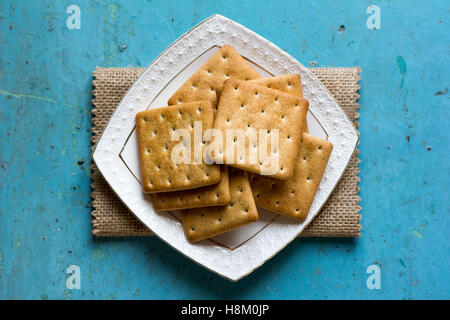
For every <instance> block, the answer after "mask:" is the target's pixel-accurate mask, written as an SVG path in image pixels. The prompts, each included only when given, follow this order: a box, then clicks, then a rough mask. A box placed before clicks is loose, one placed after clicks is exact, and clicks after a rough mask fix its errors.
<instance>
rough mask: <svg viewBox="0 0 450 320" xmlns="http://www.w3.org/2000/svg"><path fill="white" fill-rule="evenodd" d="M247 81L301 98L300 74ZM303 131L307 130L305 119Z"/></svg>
mask: <svg viewBox="0 0 450 320" xmlns="http://www.w3.org/2000/svg"><path fill="white" fill-rule="evenodd" d="M249 82H251V83H253V84H257V85H260V86H263V87H267V88H270V89H274V90H278V91H281V92H284V93H289V94H292V95H294V96H297V97H300V98H303V89H302V82H301V78H300V75H298V74H294V73H291V74H285V75H282V76H278V77H271V78H265V79H257V80H250V81H249ZM304 131H305V132H308V124H307V122H306V119H305V124H304Z"/></svg>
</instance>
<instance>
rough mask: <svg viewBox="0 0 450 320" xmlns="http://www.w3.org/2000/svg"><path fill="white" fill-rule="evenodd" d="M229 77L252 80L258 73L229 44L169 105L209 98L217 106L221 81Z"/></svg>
mask: <svg viewBox="0 0 450 320" xmlns="http://www.w3.org/2000/svg"><path fill="white" fill-rule="evenodd" d="M229 78H236V79H242V80H253V79H259V78H261V76H260V74H259V73H258V72H256V70H255V69H253V68H252V67H251V66H250V64H249V63H248V62H247V61H246V60H245V59H244V58H242V57H241V56H240V55H239V53H237V52H236V50H234V49H233V47H231V46H230V45H225V46H223V47H222V48H220V50H219V51H217V52H216V53H215V54H214V55H213V56H212V57H211V58H210V59H209V60H208V61H207V62H206V63H205V64H204V65H203V66H202V67H201V68H200V69H198V70H197V72H195V73H194V74H193V75H192V76H191V77H190V78H189V79H188V80H187V81H186V82H185V83H184V84H183V85H182V86H181V87H180V88H179V89H178V90H177V91H176V92H175V93H174V94H173V95H172V97H170V99H169V102H168V103H169V105H175V104H179V103H184V102H191V101H197V100H209V101H211V102H212V103H213V105H214V107H217V102H218V100H219V97H220V92H221V90H222V86H223V83H224V82H225V80H227V79H229Z"/></svg>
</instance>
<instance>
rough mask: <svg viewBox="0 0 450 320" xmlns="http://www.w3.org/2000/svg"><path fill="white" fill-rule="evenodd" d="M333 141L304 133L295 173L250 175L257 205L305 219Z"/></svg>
mask: <svg viewBox="0 0 450 320" xmlns="http://www.w3.org/2000/svg"><path fill="white" fill-rule="evenodd" d="M332 150H333V145H332V144H331V143H330V142H328V141H325V140H322V139H319V138H316V137H314V136H312V135H310V134H308V133H303V141H302V144H301V145H300V150H299V156H298V159H297V162H296V165H295V170H294V175H293V176H292V177H291V178H289V179H288V180H285V181H281V180H276V179H271V178H269V177H264V176H258V175H253V176H252V177H251V186H252V191H253V196H254V198H255V202H256V205H257V206H258V207H261V208H265V209H268V210H271V211H274V212H277V213H280V214H283V215H286V216H289V217H292V218H296V219H299V220H304V219H305V218H306V217H307V215H308V212H309V209H310V208H311V204H312V202H313V200H314V196H315V194H316V191H317V189H318V187H319V185H320V181H321V180H322V176H323V173H324V172H325V168H326V166H327V163H328V159H329V158H330V155H331V151H332Z"/></svg>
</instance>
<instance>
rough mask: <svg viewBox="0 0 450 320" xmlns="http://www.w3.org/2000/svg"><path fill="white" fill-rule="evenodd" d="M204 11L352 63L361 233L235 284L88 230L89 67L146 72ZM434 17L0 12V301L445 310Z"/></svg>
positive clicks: (317, 9)
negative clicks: (278, 303) (76, 274)
mask: <svg viewBox="0 0 450 320" xmlns="http://www.w3.org/2000/svg"><path fill="white" fill-rule="evenodd" d="M431 3H432V5H431ZM70 4H77V5H79V6H80V8H81V29H80V30H69V29H68V28H67V27H66V19H67V17H68V14H66V8H67V7H68V6H69V5H70ZM370 4H377V5H378V6H379V7H380V8H381V30H375V31H373V30H369V29H368V28H367V27H366V19H367V18H368V16H369V15H368V14H367V13H366V8H367V6H368V5H370ZM214 13H220V14H223V15H225V16H227V17H229V18H231V19H234V20H236V21H237V22H240V23H242V24H243V25H245V26H247V27H248V28H250V29H252V30H254V31H255V32H257V33H259V34H261V35H262V36H263V37H266V38H267V39H269V40H271V41H273V42H274V43H276V44H277V45H278V46H280V47H281V48H283V49H285V50H286V51H287V52H289V53H290V54H291V55H293V56H294V57H295V58H297V59H298V60H299V61H301V62H303V63H304V64H305V65H308V64H309V63H310V62H311V61H315V62H317V66H318V67H327V66H356V65H358V66H361V68H362V81H361V86H362V89H361V99H360V104H361V109H360V113H361V118H360V131H361V145H360V149H361V160H362V162H361V165H360V168H361V178H362V181H361V183H360V186H361V192H360V195H361V197H362V201H361V206H362V207H363V210H362V215H363V220H362V225H363V230H362V238H360V239H356V240H349V239H347V240H343V239H302V240H296V241H294V242H293V243H292V244H290V245H289V246H288V247H287V248H286V249H284V250H283V251H282V252H281V253H280V254H278V255H277V256H276V257H275V258H274V259H272V260H270V261H269V262H267V263H266V264H265V265H264V266H263V267H261V268H260V269H258V270H257V271H256V272H254V273H253V274H251V275H250V276H248V277H246V278H244V279H243V280H241V281H239V282H237V283H231V282H229V281H227V280H224V279H222V278H220V277H218V276H216V275H214V274H212V273H210V272H208V271H206V270H204V269H202V268H201V267H199V266H198V265H196V264H195V263H193V262H191V261H190V260H188V259H187V258H185V257H183V256H182V255H180V254H178V253H176V252H174V251H173V250H171V249H170V248H169V247H168V246H167V245H166V244H164V243H162V242H161V241H160V240H158V239H157V238H145V239H136V238H127V239H94V238H93V237H92V235H91V217H90V210H91V209H90V186H89V183H90V170H89V164H90V137H91V132H90V128H91V126H90V119H91V115H90V110H91V107H92V105H91V98H92V96H91V90H92V84H91V81H92V75H91V72H92V70H94V68H95V67H96V66H123V67H124V66H128V65H131V66H146V65H147V64H148V63H150V62H151V61H152V60H153V59H154V58H155V57H156V56H157V55H158V54H159V53H160V52H161V51H163V50H164V49H165V48H166V47H167V46H169V45H170V44H171V43H172V42H173V41H174V40H176V39H177V38H178V37H179V36H181V35H182V34H183V33H184V32H186V31H187V30H188V29H190V28H191V27H193V26H194V25H196V24H197V23H199V22H200V21H201V20H203V19H205V18H207V17H209V16H211V15H212V14H214ZM448 17H449V5H448V2H447V1H433V2H428V4H423V3H422V1H395V2H394V1H392V2H391V1H388V2H384V1H343V2H336V1H330V2H326V1H308V2H307V1H298V0H293V1H281V2H280V1H279V0H278V1H264V5H263V4H260V3H259V1H245V0H239V1H225V0H223V1H188V0H183V1H169V0H166V1H114V2H113V1H84V0H76V1H75V0H73V1H72V0H71V1H66V0H63V1H2V2H1V3H0V42H1V44H0V68H1V69H0V164H1V167H0V298H2V299H93V298H95V299H132V298H137V299H166V298H175V299H187V298H193V299H196V298H219V299H221V298H236V299H241V298H242V299H245V298H252V299H255V298H262V299H265V298H272V299H315V298H320V299H339V298H341V299H359V298H363V299H370V298H374V299H431V298H440V299H449V298H450V297H449V293H450V289H449V286H450V275H449V263H450V259H449V252H450V250H449V244H450V242H449V232H450V229H449V190H448V185H449V172H450V170H449V169H450V168H449V160H448V159H447V157H448V156H449V142H448V139H449V134H448V126H449V94H448V86H449V74H450V72H449V71H450V68H449V67H450V65H449V44H450V43H449V38H450V37H449V35H450V30H449V24H448V23H449V21H448ZM341 25H344V26H345V30H343V32H339V28H340V26H341ZM78 161H84V164H83V165H79V164H78V163H77V162H78ZM71 264H75V265H78V266H80V268H81V290H68V289H67V288H66V283H65V282H66V278H67V275H66V273H65V271H66V268H67V267H68V266H69V265H71ZM372 264H377V265H378V266H380V268H381V289H380V290H369V289H368V288H367V286H366V279H367V277H368V274H367V273H366V268H367V267H368V266H370V265H372Z"/></svg>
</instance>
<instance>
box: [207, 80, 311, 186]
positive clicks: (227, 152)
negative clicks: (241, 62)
mask: <svg viewBox="0 0 450 320" xmlns="http://www.w3.org/2000/svg"><path fill="white" fill-rule="evenodd" d="M307 111H308V101H307V100H305V99H303V98H299V97H296V96H293V95H290V94H286V93H283V92H280V91H278V90H273V89H269V88H266V87H262V86H258V85H255V84H252V83H250V82H248V81H241V80H236V79H230V80H227V81H226V82H225V84H224V86H223V90H222V96H221V99H220V102H219V108H218V110H217V113H216V117H215V119H214V129H217V130H219V131H220V132H221V133H222V138H223V139H222V140H220V139H215V141H214V143H213V146H214V152H213V155H212V157H213V158H214V160H215V161H216V162H218V163H226V164H228V165H230V166H233V167H236V168H239V169H243V170H247V171H250V172H254V173H257V174H264V175H268V176H271V177H274V178H277V179H282V180H284V179H288V178H289V177H290V176H292V174H293V171H294V166H295V161H296V159H297V155H298V149H299V145H300V142H301V135H302V132H303V126H304V122H305V117H306V113H307ZM230 133H231V134H230ZM233 134H236V136H234V137H233ZM246 134H247V136H245V135H246ZM227 135H228V139H227ZM277 135H278V139H277ZM255 136H256V138H255ZM264 136H265V137H266V141H264V140H263V137H264ZM231 139H232V141H230V140H231ZM254 139H256V140H254ZM243 141H245V145H242V144H243ZM220 142H222V143H220ZM220 144H222V146H221V145H220ZM264 149H266V152H264ZM255 157H256V159H255Z"/></svg>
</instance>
